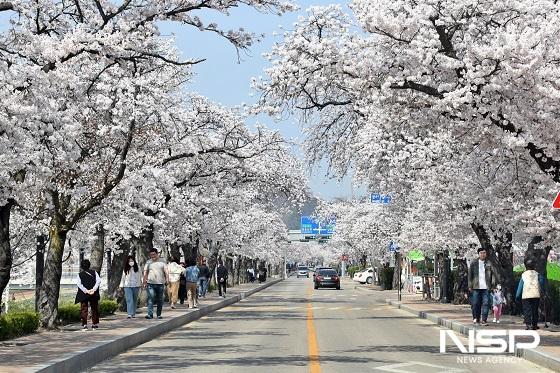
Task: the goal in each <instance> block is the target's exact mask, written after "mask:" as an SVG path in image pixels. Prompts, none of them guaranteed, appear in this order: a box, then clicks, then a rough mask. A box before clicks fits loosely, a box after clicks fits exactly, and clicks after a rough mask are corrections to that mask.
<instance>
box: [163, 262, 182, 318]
mask: <svg viewBox="0 0 560 373" xmlns="http://www.w3.org/2000/svg"><path fill="white" fill-rule="evenodd" d="M167 272H168V273H169V285H168V286H167V295H168V297H169V304H170V306H171V308H172V309H175V305H176V304H177V300H178V298H179V286H180V281H181V274H182V273H184V272H185V268H183V267H182V266H181V265H180V264H179V259H178V258H173V259H172V260H171V262H170V263H169V264H168V265H167Z"/></svg>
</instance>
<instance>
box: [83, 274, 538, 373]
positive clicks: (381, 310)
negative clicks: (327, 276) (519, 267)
mask: <svg viewBox="0 0 560 373" xmlns="http://www.w3.org/2000/svg"><path fill="white" fill-rule="evenodd" d="M382 300H383V294H382V292H379V293H378V292H372V294H366V293H364V292H361V291H358V290H355V289H354V284H351V283H350V282H348V283H343V289H342V290H334V289H319V290H314V289H313V284H312V281H311V279H304V278H300V279H295V278H291V279H289V280H286V281H283V282H281V283H279V284H277V285H274V286H272V287H270V288H268V289H266V290H264V291H262V292H259V293H257V294H255V295H253V296H251V297H249V298H247V299H245V300H243V301H241V302H239V303H237V304H235V305H232V306H230V307H227V308H224V309H222V310H220V311H218V312H215V313H213V314H211V315H209V316H206V317H204V318H202V319H200V320H199V321H197V322H194V323H191V324H188V325H186V326H184V327H182V328H180V329H177V330H176V331H174V332H172V333H169V334H166V335H164V336H162V337H160V338H158V339H155V340H153V341H151V342H148V343H145V344H143V345H140V346H138V347H137V348H135V349H133V350H130V351H128V352H126V353H124V354H121V355H119V356H117V357H115V358H113V359H111V360H107V361H105V362H104V363H102V364H99V365H97V366H96V367H95V368H94V369H92V370H91V371H95V372H123V371H126V372H139V371H144V372H145V371H150V372H169V371H178V372H244V373H247V372H261V373H262V372H264V373H272V372H282V373H291V372H311V373H319V372H396V373H428V372H445V373H455V372H493V371H496V372H507V373H516V372H519V373H521V372H522V373H528V372H548V370H546V369H543V368H540V367H539V366H537V365H534V364H532V363H529V362H527V361H525V360H522V359H518V358H515V357H512V356H511V355H510V356H505V355H502V356H496V355H476V356H473V355H470V357H469V356H465V355H461V354H459V353H457V352H453V351H452V352H450V353H447V354H441V353H440V350H439V330H440V328H439V327H438V326H436V325H434V324H432V323H431V322H429V321H427V320H422V319H417V318H415V317H413V316H412V315H410V314H408V313H406V312H405V311H401V310H398V309H395V308H393V307H391V306H387V305H385V304H383V303H382ZM462 341H463V343H466V340H465V339H462ZM454 351H458V350H457V349H454Z"/></svg>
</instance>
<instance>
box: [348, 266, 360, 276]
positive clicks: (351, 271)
mask: <svg viewBox="0 0 560 373" xmlns="http://www.w3.org/2000/svg"><path fill="white" fill-rule="evenodd" d="M361 270H362V267H361V266H350V267H348V270H347V272H348V276H350V277H351V278H353V277H354V274H355V273H356V272H358V271H361Z"/></svg>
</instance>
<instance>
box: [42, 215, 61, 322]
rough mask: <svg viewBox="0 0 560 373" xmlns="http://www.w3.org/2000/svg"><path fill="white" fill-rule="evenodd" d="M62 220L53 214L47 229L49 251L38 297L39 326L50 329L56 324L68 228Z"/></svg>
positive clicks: (59, 216)
mask: <svg viewBox="0 0 560 373" xmlns="http://www.w3.org/2000/svg"><path fill="white" fill-rule="evenodd" d="M63 222H64V219H63V217H62V216H61V215H60V214H55V216H54V217H53V218H52V219H51V222H50V227H49V237H50V239H49V250H48V252H47V258H46V261H45V273H44V276H43V284H42V285H41V292H40V295H39V311H40V313H41V316H40V318H41V325H42V326H43V327H45V328H49V329H52V328H53V327H54V326H55V325H56V324H57V317H58V296H59V292H60V278H61V277H62V256H63V254H64V245H65V244H66V236H67V235H68V228H67V227H65V226H64V223H63Z"/></svg>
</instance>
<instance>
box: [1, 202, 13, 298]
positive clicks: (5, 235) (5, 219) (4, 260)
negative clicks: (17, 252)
mask: <svg viewBox="0 0 560 373" xmlns="http://www.w3.org/2000/svg"><path fill="white" fill-rule="evenodd" d="M13 205H14V202H13V201H12V200H9V201H8V202H7V203H6V204H5V205H3V206H0V299H2V294H3V293H4V289H6V286H8V282H10V272H11V270H12V248H11V246H10V214H11V212H12V206H13Z"/></svg>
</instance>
